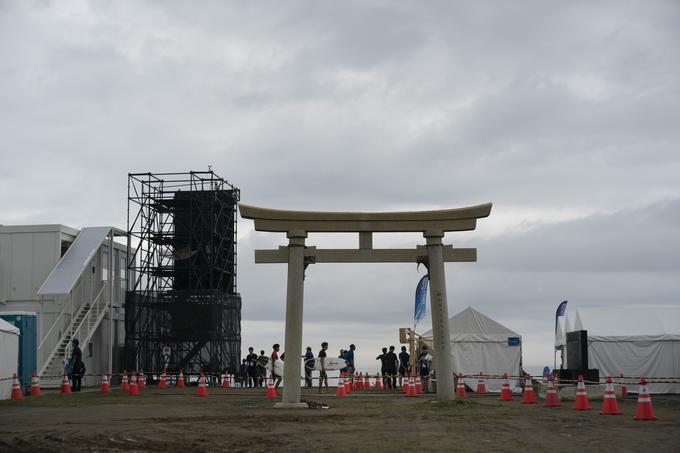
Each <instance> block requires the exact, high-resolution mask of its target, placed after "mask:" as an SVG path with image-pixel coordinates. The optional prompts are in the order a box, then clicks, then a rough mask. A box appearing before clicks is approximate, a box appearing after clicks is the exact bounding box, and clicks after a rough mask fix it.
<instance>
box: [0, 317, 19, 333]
mask: <svg viewBox="0 0 680 453" xmlns="http://www.w3.org/2000/svg"><path fill="white" fill-rule="evenodd" d="M0 332H9V333H14V334H17V335H19V328H18V327H17V326H15V325H14V324H12V323H10V322H7V321H5V320H4V319H2V318H0Z"/></svg>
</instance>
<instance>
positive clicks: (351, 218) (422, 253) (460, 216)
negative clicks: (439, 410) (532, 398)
mask: <svg viewBox="0 0 680 453" xmlns="http://www.w3.org/2000/svg"><path fill="white" fill-rule="evenodd" d="M239 209H240V212H241V217H243V218H246V219H253V220H254V222H255V230H256V231H269V232H278V233H286V234H287V236H288V246H287V247H283V246H281V247H279V249H278V250H255V262H256V263H288V283H287V290H286V337H285V344H284V346H285V352H286V362H285V363H286V366H285V367H284V371H283V401H282V402H281V403H279V404H277V406H278V407H303V406H304V407H306V405H305V404H301V403H300V390H301V389H300V366H301V362H302V357H301V352H302V302H303V294H304V271H305V268H306V267H307V266H308V265H309V264H314V263H423V264H425V265H426V266H427V268H428V271H429V274H430V304H431V312H432V331H433V332H432V333H433V342H434V354H435V360H436V365H437V366H436V368H437V396H438V398H439V399H440V400H452V399H454V398H455V392H454V388H453V365H452V362H451V343H450V338H451V337H450V335H449V311H448V306H447V302H446V279H445V275H444V263H445V262H472V261H477V249H474V248H453V246H451V245H444V244H442V238H443V237H444V233H446V232H447V231H469V230H474V229H475V227H476V225H477V219H479V218H482V217H488V216H489V214H490V213H491V203H486V204H482V205H478V206H470V207H465V208H458V209H442V210H436V211H419V212H370V213H368V212H314V211H287V210H278V209H266V208H259V207H256V206H248V205H245V204H240V205H239ZM351 232H356V233H359V248H358V249H317V248H316V247H306V246H305V238H306V237H307V233H351ZM410 232H422V233H423V236H424V237H425V239H426V245H425V246H423V245H418V246H416V248H414V249H374V248H373V233H410Z"/></svg>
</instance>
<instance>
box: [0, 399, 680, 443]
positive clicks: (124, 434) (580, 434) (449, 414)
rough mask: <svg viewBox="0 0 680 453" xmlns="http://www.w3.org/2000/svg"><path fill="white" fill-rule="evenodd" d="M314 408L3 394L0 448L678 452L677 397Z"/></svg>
mask: <svg viewBox="0 0 680 453" xmlns="http://www.w3.org/2000/svg"><path fill="white" fill-rule="evenodd" d="M303 398H304V399H305V400H307V401H310V402H313V403H314V404H313V405H314V406H320V405H323V404H326V405H327V406H328V408H321V407H317V408H311V409H292V410H290V409H288V410H284V409H273V407H272V406H273V401H276V400H268V399H265V398H264V390H260V389H256V390H248V389H228V390H223V389H210V395H209V396H208V397H207V398H197V397H196V396H195V387H192V388H187V389H168V390H156V389H149V388H147V389H145V391H144V392H143V394H142V395H141V396H138V397H129V396H127V395H125V394H123V393H122V392H121V391H120V390H113V391H112V393H111V394H109V395H102V394H99V393H97V392H96V391H94V390H91V391H84V392H82V393H80V394H72V395H65V396H61V395H59V394H56V393H49V394H46V395H44V396H42V397H39V398H28V399H27V400H25V401H2V402H0V451H1V452H47V451H49V452H52V451H69V452H79V451H100V452H116V451H126V452H127V451H154V452H170V453H171V452H180V451H182V452H186V451H192V452H213V451H225V452H226V451H229V452H242V451H243V452H246V451H254V452H279V451H324V450H325V451H347V452H350V451H351V452H368V451H370V452H373V451H378V452H380V451H390V452H394V451H405V450H412V451H484V452H489V451H550V452H562V451H564V452H572V451H581V452H590V451H592V452H601V451H616V452H622V451H640V452H643V451H644V452H649V451H654V452H679V451H680V395H677V396H665V397H663V396H656V397H654V398H653V403H654V410H655V412H656V415H657V416H658V418H659V419H658V420H657V421H654V422H636V421H633V415H634V413H635V404H636V401H635V399H634V398H630V399H626V400H625V401H619V404H620V407H621V410H622V411H623V412H624V415H621V416H601V415H599V413H598V412H599V408H600V404H601V403H600V401H591V405H592V406H593V410H592V411H588V412H576V411H573V410H572V409H571V406H572V403H571V402H566V401H564V402H563V404H562V407H560V408H556V409H548V408H544V407H542V406H541V405H540V404H539V405H533V406H531V405H522V404H520V403H519V399H520V398H519V397H516V398H515V401H513V402H499V401H497V398H498V397H497V396H491V395H487V396H475V395H470V396H469V398H468V399H467V400H465V401H463V400H458V401H455V402H450V403H441V402H436V401H435V400H434V398H433V396H432V395H421V396H419V397H417V398H408V397H405V396H402V395H400V394H398V393H394V394H390V393H385V392H353V393H352V394H351V395H349V396H348V397H346V398H342V399H338V398H335V396H334V395H333V393H329V394H322V395H319V394H318V393H316V392H306V391H305V392H303Z"/></svg>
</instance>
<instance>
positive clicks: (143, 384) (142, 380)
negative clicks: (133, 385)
mask: <svg viewBox="0 0 680 453" xmlns="http://www.w3.org/2000/svg"><path fill="white" fill-rule="evenodd" d="M137 388H138V389H139V390H141V389H143V388H146V377H145V376H144V372H143V371H140V372H139V378H137Z"/></svg>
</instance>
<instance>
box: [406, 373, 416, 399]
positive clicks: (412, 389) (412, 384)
mask: <svg viewBox="0 0 680 453" xmlns="http://www.w3.org/2000/svg"><path fill="white" fill-rule="evenodd" d="M406 396H418V393H417V392H416V381H415V379H414V378H413V375H411V377H410V378H409V380H408V390H407V391H406Z"/></svg>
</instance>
